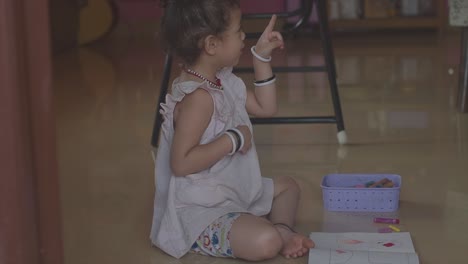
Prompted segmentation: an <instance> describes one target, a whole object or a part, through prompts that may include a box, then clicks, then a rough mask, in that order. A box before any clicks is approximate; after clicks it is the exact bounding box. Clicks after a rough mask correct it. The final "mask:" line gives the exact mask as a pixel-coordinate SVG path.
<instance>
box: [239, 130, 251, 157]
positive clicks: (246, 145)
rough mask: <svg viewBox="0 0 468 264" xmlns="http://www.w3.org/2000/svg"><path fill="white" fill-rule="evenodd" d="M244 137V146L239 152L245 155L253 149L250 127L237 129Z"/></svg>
mask: <svg viewBox="0 0 468 264" xmlns="http://www.w3.org/2000/svg"><path fill="white" fill-rule="evenodd" d="M236 128H237V129H238V130H239V131H240V132H241V133H242V135H243V136H244V146H243V147H242V148H241V149H240V150H239V152H240V153H242V154H245V153H247V151H249V150H250V148H251V147H252V133H251V132H250V128H249V127H248V126H238V127H236Z"/></svg>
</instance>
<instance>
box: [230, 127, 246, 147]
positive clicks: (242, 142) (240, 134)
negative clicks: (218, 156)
mask: <svg viewBox="0 0 468 264" xmlns="http://www.w3.org/2000/svg"><path fill="white" fill-rule="evenodd" d="M230 130H234V131H236V132H237V134H238V135H239V137H240V140H241V145H240V147H239V150H241V149H242V148H243V147H244V143H245V139H244V134H242V132H240V130H239V129H237V128H231V129H230Z"/></svg>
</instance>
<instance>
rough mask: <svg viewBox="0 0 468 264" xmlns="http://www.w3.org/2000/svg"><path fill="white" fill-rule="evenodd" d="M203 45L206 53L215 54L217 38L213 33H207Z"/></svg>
mask: <svg viewBox="0 0 468 264" xmlns="http://www.w3.org/2000/svg"><path fill="white" fill-rule="evenodd" d="M203 45H204V47H203V48H204V49H205V52H206V53H208V54H209V55H215V54H216V51H217V49H218V47H219V46H220V42H219V38H218V37H216V36H213V35H209V36H208V37H206V38H205V41H204V43H203Z"/></svg>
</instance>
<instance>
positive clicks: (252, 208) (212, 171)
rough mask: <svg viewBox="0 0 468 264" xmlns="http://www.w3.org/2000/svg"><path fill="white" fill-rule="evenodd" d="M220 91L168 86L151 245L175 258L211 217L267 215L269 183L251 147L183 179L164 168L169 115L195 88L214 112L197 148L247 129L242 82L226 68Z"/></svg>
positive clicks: (197, 85)
mask: <svg viewBox="0 0 468 264" xmlns="http://www.w3.org/2000/svg"><path fill="white" fill-rule="evenodd" d="M217 77H218V78H220V79H221V82H222V85H223V87H224V90H222V91H221V90H217V89H213V88H210V87H209V85H208V84H207V83H206V82H203V83H198V82H193V81H189V82H180V81H179V79H176V80H175V81H174V83H173V85H172V94H168V95H167V97H166V103H165V104H163V105H162V108H163V110H162V111H161V113H162V114H163V117H164V122H163V125H162V136H161V140H160V145H159V149H158V153H157V158H156V168H155V175H156V195H155V201H154V214H153V224H152V229H151V236H150V238H151V241H152V242H153V244H154V245H156V246H157V247H159V248H160V249H162V250H163V251H165V252H166V253H167V254H169V255H171V256H174V257H176V258H180V257H182V256H184V255H185V254H186V253H187V252H188V251H189V250H190V248H191V246H192V244H193V243H194V242H195V240H196V239H197V238H198V236H199V235H200V234H201V233H202V232H203V230H205V228H206V227H207V226H208V225H210V224H211V222H213V221H214V220H216V219H217V218H219V217H221V216H223V215H225V214H227V213H231V212H242V213H250V214H253V215H257V216H263V215H266V214H268V213H269V212H270V210H271V205H272V201H273V192H274V187H273V181H272V180H271V179H269V178H263V177H262V176H261V172H260V166H259V162H258V157H257V152H256V149H255V145H254V144H252V148H251V149H250V151H248V153H246V154H245V155H242V154H240V153H237V154H235V155H233V156H226V157H224V158H222V159H221V160H220V161H219V162H217V163H216V164H215V165H213V166H212V167H211V168H208V169H207V170H204V171H202V172H199V173H195V174H191V175H188V176H186V177H175V176H174V175H173V173H172V171H171V168H170V151H171V145H172V138H173V134H174V127H173V112H174V108H175V106H176V104H177V103H178V102H180V101H181V100H182V99H183V98H184V96H185V95H187V94H190V93H192V92H193V91H195V90H196V89H204V90H206V91H208V92H209V94H210V95H211V96H212V98H213V102H214V112H213V116H212V118H211V121H210V123H209V125H208V128H207V129H206V131H205V132H204V134H203V136H202V139H201V142H200V144H207V143H209V142H211V141H213V140H215V139H216V138H218V137H220V136H221V135H222V134H223V133H224V132H225V131H226V130H228V129H230V128H234V127H237V126H239V125H247V126H249V127H250V129H251V130H252V124H251V123H250V119H249V116H248V114H247V111H246V108H245V104H246V98H247V92H246V87H245V84H244V82H243V81H242V80H241V79H240V78H238V77H237V76H235V75H234V74H233V73H232V68H225V69H223V70H221V71H220V72H218V74H217Z"/></svg>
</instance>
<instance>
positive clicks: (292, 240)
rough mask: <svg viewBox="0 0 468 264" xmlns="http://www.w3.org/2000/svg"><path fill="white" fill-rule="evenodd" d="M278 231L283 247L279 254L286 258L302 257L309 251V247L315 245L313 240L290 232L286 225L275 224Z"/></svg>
mask: <svg viewBox="0 0 468 264" xmlns="http://www.w3.org/2000/svg"><path fill="white" fill-rule="evenodd" d="M276 229H277V230H278V232H280V234H281V237H282V238H283V249H281V255H283V256H284V257H286V258H297V257H302V256H305V255H306V254H307V252H309V249H311V248H313V247H315V244H314V242H313V241H312V240H311V239H310V238H308V237H306V236H304V235H302V234H298V233H294V232H291V230H289V229H288V228H287V227H284V226H281V225H278V226H276Z"/></svg>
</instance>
